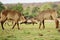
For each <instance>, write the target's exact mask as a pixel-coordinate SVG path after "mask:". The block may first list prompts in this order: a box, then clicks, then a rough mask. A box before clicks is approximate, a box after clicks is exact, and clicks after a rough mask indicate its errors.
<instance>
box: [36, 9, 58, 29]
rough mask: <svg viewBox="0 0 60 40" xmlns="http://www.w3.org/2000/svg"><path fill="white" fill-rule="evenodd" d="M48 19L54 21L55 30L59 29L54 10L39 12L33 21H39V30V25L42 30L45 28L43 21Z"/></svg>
mask: <svg viewBox="0 0 60 40" xmlns="http://www.w3.org/2000/svg"><path fill="white" fill-rule="evenodd" d="M50 17H51V18H52V19H54V20H55V23H56V28H58V27H59V21H58V20H57V11H55V10H54V9H49V10H45V11H42V12H40V13H39V14H38V15H37V16H36V17H35V19H37V20H38V21H40V24H39V29H40V27H41V24H43V29H44V28H45V25H44V20H45V19H47V18H50Z"/></svg>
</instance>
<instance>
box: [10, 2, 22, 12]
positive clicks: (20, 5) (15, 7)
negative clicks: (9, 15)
mask: <svg viewBox="0 0 60 40" xmlns="http://www.w3.org/2000/svg"><path fill="white" fill-rule="evenodd" d="M9 9H12V10H18V11H19V12H23V7H22V4H20V3H18V4H17V5H16V6H13V7H11V8H9Z"/></svg>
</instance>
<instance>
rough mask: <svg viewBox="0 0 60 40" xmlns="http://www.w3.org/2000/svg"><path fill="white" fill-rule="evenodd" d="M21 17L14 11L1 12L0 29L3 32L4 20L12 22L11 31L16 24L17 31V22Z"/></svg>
mask: <svg viewBox="0 0 60 40" xmlns="http://www.w3.org/2000/svg"><path fill="white" fill-rule="evenodd" d="M21 16H22V14H21V13H20V12H18V11H16V10H3V11H2V12H1V18H0V22H1V26H2V29H3V30H4V27H3V24H4V22H5V21H6V20H12V21H13V22H14V25H13V27H12V29H13V28H14V27H15V25H16V24H17V27H18V29H20V28H19V23H18V21H19V20H20V17H21Z"/></svg>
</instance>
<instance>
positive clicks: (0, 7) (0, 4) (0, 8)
mask: <svg viewBox="0 0 60 40" xmlns="http://www.w3.org/2000/svg"><path fill="white" fill-rule="evenodd" d="M3 9H5V7H4V6H3V3H1V2H0V12H1V11H2V10H3Z"/></svg>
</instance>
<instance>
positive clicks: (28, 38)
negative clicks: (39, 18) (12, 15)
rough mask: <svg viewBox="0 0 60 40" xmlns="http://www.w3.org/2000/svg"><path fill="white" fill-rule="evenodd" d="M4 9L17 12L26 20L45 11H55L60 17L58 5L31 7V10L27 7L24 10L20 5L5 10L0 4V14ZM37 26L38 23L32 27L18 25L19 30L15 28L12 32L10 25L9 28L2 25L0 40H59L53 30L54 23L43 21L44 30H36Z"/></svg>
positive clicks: (55, 30)
mask: <svg viewBox="0 0 60 40" xmlns="http://www.w3.org/2000/svg"><path fill="white" fill-rule="evenodd" d="M4 9H11V10H18V11H19V12H21V13H22V14H24V16H25V17H27V18H32V17H35V16H36V15H37V14H38V13H39V12H41V11H44V10H47V9H56V11H57V12H58V17H60V5H57V4H52V3H45V4H43V5H41V6H40V7H33V8H32V9H31V7H30V6H29V7H27V8H26V9H25V10H24V9H23V6H22V4H20V3H18V4H17V5H16V6H13V7H10V8H8V7H7V8H6V7H5V6H3V3H1V2H0V12H1V11H2V10H4ZM9 24H11V22H9ZM38 25H39V23H38V24H35V25H34V26H33V25H32V24H27V25H26V24H22V25H20V28H21V29H20V30H17V27H15V28H14V29H13V30H12V29H11V28H12V27H11V26H12V24H11V25H10V26H8V25H7V24H4V28H5V30H2V28H1V25H0V40H60V32H58V31H57V30H58V29H56V28H55V23H54V21H52V22H50V21H48V22H47V21H45V25H46V28H45V29H44V30H43V29H42V28H41V29H38Z"/></svg>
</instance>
